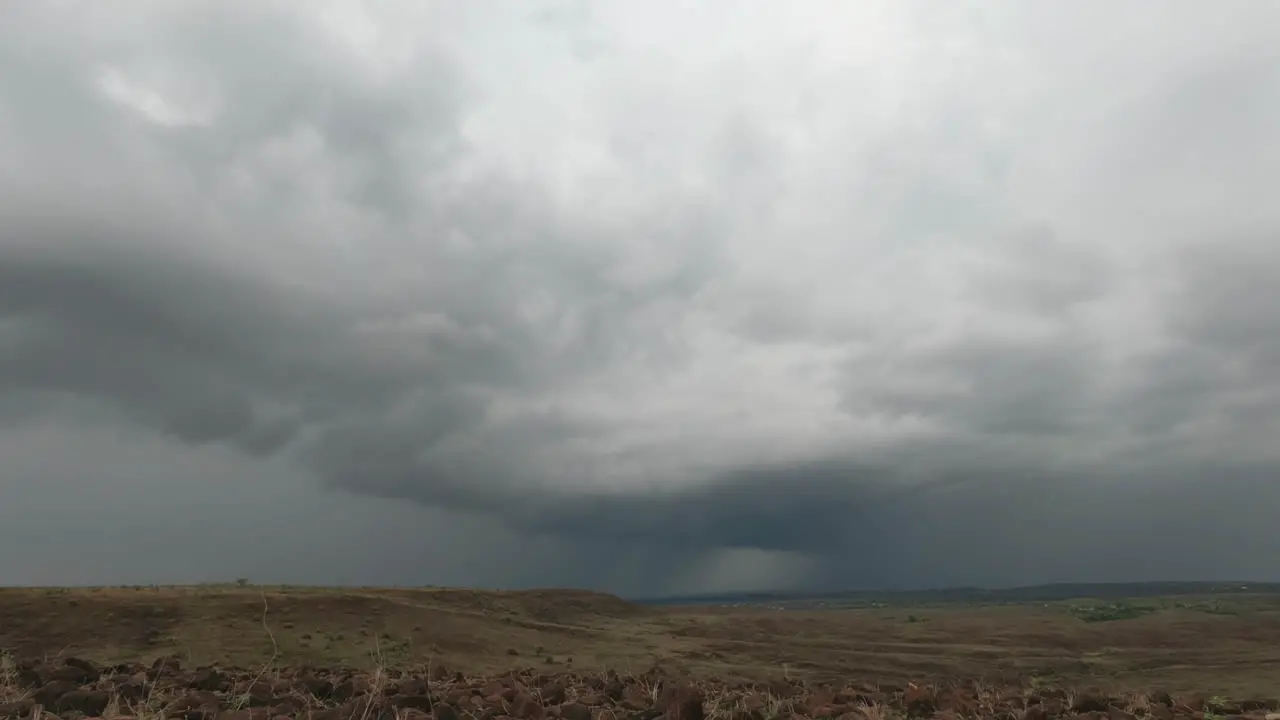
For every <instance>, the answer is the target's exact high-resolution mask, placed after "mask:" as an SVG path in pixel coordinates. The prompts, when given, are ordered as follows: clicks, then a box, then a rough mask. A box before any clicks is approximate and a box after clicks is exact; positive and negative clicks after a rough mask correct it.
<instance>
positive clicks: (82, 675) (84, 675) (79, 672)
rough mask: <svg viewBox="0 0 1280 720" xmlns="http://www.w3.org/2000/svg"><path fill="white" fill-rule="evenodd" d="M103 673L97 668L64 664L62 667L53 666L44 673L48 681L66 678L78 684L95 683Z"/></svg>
mask: <svg viewBox="0 0 1280 720" xmlns="http://www.w3.org/2000/svg"><path fill="white" fill-rule="evenodd" d="M99 677H101V674H100V673H99V672H98V671H97V670H86V669H85V668H82V667H79V666H76V665H63V666H62V667H57V668H53V669H52V670H50V671H49V672H48V673H46V674H45V675H44V679H45V681H46V682H48V681H51V680H66V681H67V682H73V683H75V684H77V685H88V684H90V683H95V682H97V681H98V678H99Z"/></svg>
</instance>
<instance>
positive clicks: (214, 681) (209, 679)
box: [187, 668, 232, 692]
mask: <svg viewBox="0 0 1280 720" xmlns="http://www.w3.org/2000/svg"><path fill="white" fill-rule="evenodd" d="M231 685H232V683H231V680H229V679H228V678H227V677H225V676H224V675H223V674H222V673H220V672H218V671H217V670H216V669H214V668H200V669H199V670H196V671H195V672H194V673H192V674H191V679H190V680H188V681H187V687H189V688H192V689H194V690H210V691H217V692H226V691H227V690H230V689H231Z"/></svg>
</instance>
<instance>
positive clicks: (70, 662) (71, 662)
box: [62, 657, 102, 682]
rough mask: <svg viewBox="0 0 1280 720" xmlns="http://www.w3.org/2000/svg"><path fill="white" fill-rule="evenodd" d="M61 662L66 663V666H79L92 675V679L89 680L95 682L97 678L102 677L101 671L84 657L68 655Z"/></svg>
mask: <svg viewBox="0 0 1280 720" xmlns="http://www.w3.org/2000/svg"><path fill="white" fill-rule="evenodd" d="M62 664H63V665H66V666H67V667H73V668H79V669H81V670H83V671H85V672H86V673H88V674H89V675H91V676H92V677H93V679H92V680H90V681H89V682H97V681H98V678H100V677H102V673H101V672H100V671H99V670H98V667H97V666H96V665H94V664H93V663H92V662H91V661H89V660H85V659H84V658H78V657H69V658H67V659H65V660H63V661H62Z"/></svg>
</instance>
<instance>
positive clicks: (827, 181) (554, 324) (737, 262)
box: [0, 0, 1280, 595]
mask: <svg viewBox="0 0 1280 720" xmlns="http://www.w3.org/2000/svg"><path fill="white" fill-rule="evenodd" d="M1162 7H1163V8H1164V11H1163V14H1161V15H1160V17H1158V18H1153V17H1152V16H1151V14H1150V12H1144V13H1136V12H1130V11H1126V10H1124V9H1117V8H1115V7H1114V6H1113V5H1106V4H1103V3H1075V4H1072V5H1071V7H1070V9H1069V10H1068V9H1066V8H1065V7H1063V8H1048V7H1040V6H1036V7H1031V6H1027V7H1021V6H1020V7H1017V8H1012V7H1010V8H992V7H989V6H985V5H983V4H972V5H965V4H961V5H957V6H955V7H951V6H949V7H948V9H947V10H942V11H940V10H939V9H938V8H937V7H936V6H929V5H927V4H923V3H902V2H892V3H891V2H884V3H860V4H858V5H857V7H856V8H855V7H853V6H851V5H848V4H843V3H829V4H823V3H815V4H806V5H805V6H804V7H803V8H784V7H783V6H781V5H778V4H776V3H773V4H770V3H708V4H703V5H700V6H699V8H698V9H697V10H688V11H677V10H676V8H675V7H674V6H672V7H669V8H663V7H656V6H653V5H652V4H644V5H641V4H634V3H590V4H588V3H573V2H564V3H545V4H542V5H539V6H537V7H536V8H535V7H534V6H530V5H527V4H523V3H506V4H503V3H498V4H492V3H487V4H485V5H484V7H483V8H482V7H480V6H474V7H472V6H465V7H464V6H462V5H455V4H451V3H403V4H399V3H385V4H376V5H374V6H368V7H366V6H364V5H359V4H356V3H341V2H335V3H329V4H327V5H324V6H323V8H322V9H321V10H320V11H318V12H317V11H316V9H315V8H314V7H313V6H312V5H311V4H299V3H290V2H268V3H255V4H253V5H252V6H250V5H244V6H232V5H227V4H225V3H188V4H184V5H183V6H182V7H181V8H177V7H175V6H169V5H165V4H159V3H151V2H143V1H141V0H139V1H137V2H131V3H125V4H123V5H113V6H112V8H110V10H109V11H108V10H107V9H106V8H100V7H97V6H95V5H93V4H88V3H81V2H65V3H49V4H45V5H27V6H23V7H22V8H21V9H17V10H15V11H13V12H12V13H10V17H9V19H8V20H7V21H6V22H5V23H4V27H3V29H0V88H3V89H0V446H3V447H4V448H5V451H4V453H3V457H4V458H5V460H4V461H3V462H2V463H0V466H2V469H3V470H4V476H5V478H4V480H2V481H0V500H3V504H4V506H5V507H8V508H11V510H9V511H7V513H8V514H5V513H0V518H5V523H0V525H4V526H5V529H4V530H0V539H5V540H6V542H7V541H8V540H10V539H12V540H13V541H14V542H17V538H19V537H20V535H19V533H31V532H38V529H39V527H38V526H39V523H42V522H49V523H56V522H57V518H56V517H54V516H56V515H58V514H59V513H67V512H71V511H69V510H68V508H67V505H66V502H67V498H68V497H76V496H77V495H79V496H81V497H86V498H90V497H98V498H99V500H97V501H94V505H93V507H89V508H81V509H79V510H75V511H74V512H72V515H73V516H74V518H75V521H76V522H78V523H83V524H86V525H85V526H87V527H90V528H96V530H95V532H104V533H105V532H111V533H115V534H116V535H117V536H119V537H120V538H122V539H121V540H120V543H119V545H118V547H117V550H111V549H109V548H108V549H103V550H101V551H100V552H104V553H108V554H107V555H104V556H102V557H101V558H99V559H98V560H96V561H94V563H89V562H88V561H86V560H75V558H76V557H77V553H76V552H75V551H73V550H72V549H71V548H74V547H75V546H74V545H67V544H60V543H59V542H58V541H54V540H48V541H42V542H41V543H38V547H34V548H33V550H32V551H31V552H30V553H29V554H28V555H27V556H26V557H24V558H14V559H12V560H10V559H5V560H3V561H0V570H3V571H4V573H5V574H6V576H11V577H14V578H15V579H16V581H18V582H28V581H29V582H46V581H47V582H73V581H77V580H84V581H95V582H116V581H119V582H140V581H144V580H146V581H149V580H150V579H152V578H153V577H154V578H158V579H160V580H165V579H171V578H179V576H181V577H180V578H179V579H209V578H211V577H212V576H213V575H217V574H219V573H221V574H246V573H248V572H251V571H252V572H254V573H255V574H257V575H261V576H264V577H281V578H288V579H290V580H291V581H295V582H316V583H324V582H404V583H420V582H441V583H478V584H491V585H493V584H496V585H506V584H514V585H518V584H540V585H546V584H576V585H586V586H592V587H602V588H609V589H615V590H620V591H624V592H636V593H639V594H649V595H651V594H657V593H660V592H666V591H686V590H703V589H718V588H720V587H770V586H789V585H798V586H813V587H838V586H863V587H865V586H884V585H892V586H919V585H946V584H974V583H987V584H1011V583H1023V582H1039V581H1054V580H1081V581H1083V580H1096V579H1116V580H1128V579H1143V578H1156V577H1160V578H1210V577H1220V576H1239V577H1246V576H1247V577H1258V578H1264V579H1280V578H1277V577H1275V576H1274V573H1275V570H1274V568H1272V567H1270V566H1269V565H1268V563H1267V559H1268V558H1270V557H1275V553H1277V552H1280V540H1278V539H1276V537H1275V535H1274V532H1272V530H1271V529H1270V528H1269V527H1268V526H1267V525H1268V518H1267V517H1266V513H1265V512H1264V511H1263V508H1266V507H1275V506H1274V505H1268V503H1273V502H1275V501H1280V484H1277V483H1276V482H1275V480H1274V479H1275V477H1276V476H1277V470H1280V452H1278V451H1277V449H1276V447H1275V443H1274V440H1273V438H1275V437H1277V433H1278V432H1280V341H1277V340H1276V338H1280V319H1278V318H1280V314H1277V313H1276V312H1275V311H1274V310H1273V308H1276V307H1280V290H1277V288H1280V209H1277V206H1276V205H1275V203H1273V202H1271V200H1270V198H1269V197H1268V192H1269V189H1270V188H1269V184H1268V181H1269V179H1270V178H1271V177H1273V176H1274V174H1275V173H1276V172H1277V171H1280V150H1278V149H1277V148H1280V143H1278V142H1276V141H1277V140H1278V139H1280V138H1277V131H1276V130H1275V128H1280V50H1278V49H1277V48H1276V47H1275V44H1274V42H1272V38H1271V37H1270V34H1269V33H1268V32H1267V28H1269V27H1274V25H1272V23H1274V22H1275V21H1276V20H1277V19H1280V17H1276V16H1277V15H1280V10H1277V9H1273V8H1272V7H1271V6H1269V5H1265V4H1244V3H1241V4H1235V5H1229V6H1215V7H1214V8H1213V9H1212V10H1210V9H1208V8H1207V7H1206V6H1205V5H1203V4H1202V3H1192V2H1172V3H1168V4H1166V5H1164V6H1162ZM51 454H57V455H58V458H57V460H56V461H55V460H53V459H51V457H50V455H51ZM176 475H182V477H176ZM246 478H251V479H250V480H246ZM104 493H105V494H104ZM106 498H114V499H115V500H114V501H112V502H107V501H106ZM212 498H219V500H218V502H217V503H214V502H213V500H212ZM372 498H376V499H379V500H377V501H374V500H371V499H372ZM197 499H198V501H197ZM215 504H216V505H218V509H216V510H211V509H209V508H210V507H212V506H213V505H215ZM174 508H182V510H181V512H180V513H178V514H179V515H181V517H182V519H181V520H173V521H172V522H173V523H175V524H174V525H173V528H172V532H173V533H177V534H179V535H181V534H184V533H183V532H182V529H183V528H191V527H193V526H198V527H201V528H204V529H203V531H202V532H201V533H200V534H201V535H202V537H203V538H204V539H203V540H200V539H197V538H195V537H188V538H187V539H184V540H175V539H174V538H173V537H169V536H166V538H165V540H164V541H163V542H158V541H156V540H155V538H154V534H155V533H156V532H159V531H158V530H156V529H155V528H156V527H158V526H157V525H156V524H155V523H156V522H158V521H157V520H156V518H157V517H160V516H169V517H173V516H174V513H175V512H177V511H176V510H174ZM108 510H109V512H108ZM228 516H239V517H244V518H252V520H249V519H246V520H245V522H247V523H249V526H251V527H258V528H263V527H269V528H271V532H270V533H268V535H269V537H267V536H262V537H258V536H253V537H257V539H256V540H253V541H250V540H246V539H245V538H246V535H245V530H244V528H243V527H240V528H239V529H237V527H238V526H237V525H235V524H234V523H226V522H224V520H225V518H226V517H228ZM393 518H394V520H393ZM161 524H162V525H163V523H161ZM148 527H150V528H152V529H151V530H147V529H145V528H148ZM164 527H169V526H168V525H165V526H164ZM164 532H166V533H168V532H170V531H168V530H166V531H164ZM25 536H26V537H30V535H25ZM148 538H150V539H148ZM202 542H212V543H215V544H224V545H226V547H227V548H228V549H227V550H226V551H225V552H223V553H221V554H220V555H219V557H220V558H222V559H210V558H208V557H205V556H203V555H201V554H200V553H201V552H202V551H201V550H200V549H199V548H200V547H201V543H202ZM273 543H274V544H275V545H276V547H277V551H275V552H274V553H266V554H265V555H264V551H263V550H262V546H263V545H264V544H266V545H269V544H273ZM108 545H110V544H108ZM124 547H130V548H132V550H131V552H132V553H133V555H132V556H133V557H136V558H139V561H138V563H135V564H130V566H129V567H127V568H126V567H121V568H119V569H118V571H113V572H106V571H101V570H91V569H90V568H100V567H102V566H103V564H104V563H105V564H108V565H109V564H111V563H113V562H116V561H115V560H112V559H111V558H116V557H122V555H120V554H117V555H112V554H111V553H112V552H117V551H118V553H124V550H122V549H119V548H124ZM193 557H199V558H204V559H203V560H201V561H200V563H203V565H202V567H204V568H205V569H204V570H202V571H194V570H189V568H191V567H193V564H192V563H194V562H195V561H194V560H191V558H193ZM264 558H265V559H264ZM95 563H96V564H95ZM196 564H199V563H196ZM242 568H243V569H242ZM213 579H218V578H213Z"/></svg>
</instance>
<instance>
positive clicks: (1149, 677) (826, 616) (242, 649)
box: [0, 586, 1280, 703]
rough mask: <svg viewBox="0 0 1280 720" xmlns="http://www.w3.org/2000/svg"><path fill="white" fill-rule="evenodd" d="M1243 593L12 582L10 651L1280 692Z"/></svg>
mask: <svg viewBox="0 0 1280 720" xmlns="http://www.w3.org/2000/svg"><path fill="white" fill-rule="evenodd" d="M1240 602H1241V604H1240V606H1239V607H1238V608H1235V610H1234V612H1235V614H1211V613H1206V612H1198V611H1196V610H1194V609H1186V608H1183V609H1168V610H1162V611H1160V612H1157V613H1153V614H1149V615H1145V616H1142V617H1137V618H1133V619H1127V620H1121V621H1116V622H1099V623H1084V622H1081V621H1080V620H1079V619H1078V618H1076V617H1074V616H1073V615H1072V614H1071V613H1069V612H1067V611H1066V610H1065V608H1064V607H1062V606H1058V605H1049V606H1043V605H1035V606H1009V607H977V608H962V607H939V608H927V609H903V608H896V609H895V608H882V609H868V610H838V611H836V610H815V611H786V612H778V611H773V610H759V609H720V608H662V609H657V608H641V607H637V606H633V605H629V604H627V603H625V602H622V601H620V600H618V599H617V598H613V597H611V596H607V595H595V594H591V593H584V592H571V591H537V592H510V593H490V592H472V591H461V590H398V589H313V588H304V589H287V590H282V589H278V588H273V589H265V590H264V589H258V588H252V587H249V588H238V587H225V586H216V587H215V586H202V587H184V588H167V587H165V588H149V587H144V588H139V589H133V588H95V589H3V590H0V649H4V650H6V651H8V652H9V653H11V654H13V655H14V656H19V657H36V658H40V657H55V656H59V655H77V656H81V657H87V658H90V659H93V660H96V661H99V662H109V663H117V662H129V661H136V662H150V661H151V660H153V659H154V658H156V657H160V656H164V655H170V654H172V655H177V656H179V657H181V658H183V659H184V660H185V661H186V662H188V663H190V664H192V665H201V664H222V665H234V666H238V667H247V668H271V667H297V666H313V667H338V666H343V667H352V668H364V669H369V668H372V667H374V666H381V667H386V668H397V667H407V666H411V665H423V664H426V663H431V662H441V663H444V664H446V665H447V666H448V667H450V668H454V669H457V670H461V671H462V672H464V673H467V674H469V675H492V674H495V673H501V672H504V671H508V670H511V669H513V668H521V667H537V668H540V669H542V670H545V671H547V672H561V671H566V670H573V671H576V672H578V673H590V672H599V671H601V670H603V669H604V668H610V669H616V670H618V671H619V672H623V673H632V674H635V673H642V672H644V671H646V670H648V669H649V668H650V667H653V666H655V665H657V666H661V667H664V668H669V669H670V670H672V671H673V672H678V673H682V674H688V675H690V676H693V677H699V678H711V677H716V676H718V677H724V678H741V679H756V680H764V679H768V678H780V677H784V676H790V677H796V678H802V679H805V680H809V681H814V682H822V681H840V682H843V681H846V680H848V679H849V678H857V679H860V680H862V681H866V682H876V683H905V682H907V681H908V680H930V681H947V680H966V681H973V680H980V681H986V682H989V683H991V684H992V685H993V686H995V687H1003V686H1005V685H1007V684H1010V683H1013V684H1017V685H1019V686H1025V687H1036V686H1037V685H1078V686H1092V687H1100V688H1104V689H1109V690H1114V691H1117V692H1122V691H1124V690H1126V689H1138V690H1141V691H1143V692H1147V691H1152V690H1167V691H1169V692H1174V693H1178V692H1201V693H1205V694H1223V695H1229V696H1232V697H1249V696H1261V695H1275V694H1277V693H1280V599H1277V598H1273V597H1269V596H1260V597H1254V598H1251V599H1249V600H1247V601H1246V600H1242V601H1240ZM911 616H915V619H914V621H913V620H911ZM709 702H710V701H709ZM1137 702H1138V701H1136V700H1135V703H1137Z"/></svg>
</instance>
